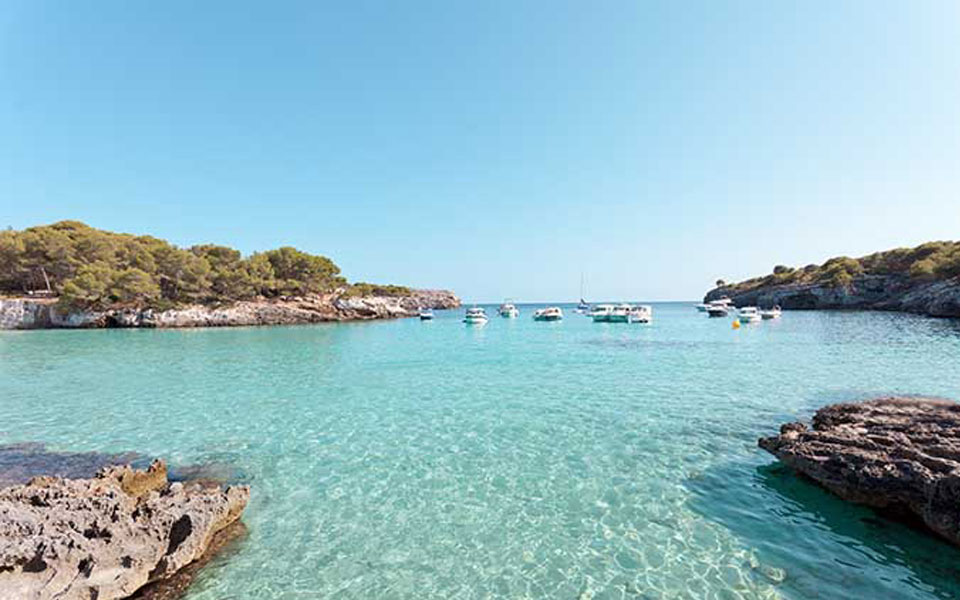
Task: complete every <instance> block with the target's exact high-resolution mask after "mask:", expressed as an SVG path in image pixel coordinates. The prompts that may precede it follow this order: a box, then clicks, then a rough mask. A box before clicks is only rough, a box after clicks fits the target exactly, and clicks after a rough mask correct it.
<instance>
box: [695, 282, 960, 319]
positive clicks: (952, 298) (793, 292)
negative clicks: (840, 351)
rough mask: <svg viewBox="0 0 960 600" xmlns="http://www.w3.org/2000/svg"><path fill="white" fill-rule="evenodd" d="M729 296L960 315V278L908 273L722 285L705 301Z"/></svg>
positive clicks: (753, 301) (795, 305) (742, 301)
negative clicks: (841, 282)
mask: <svg viewBox="0 0 960 600" xmlns="http://www.w3.org/2000/svg"><path fill="white" fill-rule="evenodd" d="M724 296H728V297H729V298H730V299H731V300H733V303H734V304H735V305H736V306H774V305H777V304H779V305H780V306H781V307H783V308H786V309H866V310H891V311H903V312H911V313H917V314H922V315H928V316H931V317H960V280H958V279H956V278H955V279H947V280H943V281H932V282H922V281H917V280H915V279H912V278H910V277H909V276H906V275H859V276H856V277H854V278H853V282H852V283H851V284H850V285H849V286H830V285H828V284H826V283H801V284H782V285H772V284H771V285H759V286H755V287H749V288H746V289H744V288H742V287H740V286H738V285H727V286H721V287H718V288H715V289H712V290H710V291H709V292H707V295H706V296H705V297H704V302H711V301H713V300H719V299H720V298H722V297H724Z"/></svg>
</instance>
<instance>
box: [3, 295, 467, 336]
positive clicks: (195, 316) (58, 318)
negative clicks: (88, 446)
mask: <svg viewBox="0 0 960 600" xmlns="http://www.w3.org/2000/svg"><path fill="white" fill-rule="evenodd" d="M459 306H460V299H459V298H457V296H456V295H454V294H453V292H449V291H446V290H415V291H414V292H413V293H412V294H411V295H408V296H350V295H344V294H339V293H333V294H326V295H311V296H304V297H294V298H278V299H271V300H256V301H243V302H236V303H234V304H231V305H228V306H205V305H192V306H185V307H181V308H174V309H170V310H164V311H157V310H153V309H149V308H146V309H143V308H123V309H111V310H103V311H95V310H87V311H84V310H69V311H64V310H63V309H61V308H60V307H59V306H58V305H57V303H56V301H55V300H53V299H33V298H9V299H2V298H0V329H61V328H62V329H82V328H103V327H123V328H137V327H143V328H177V327H236V326H251V325H296V324H304V323H322V322H330V321H334V322H336V321H362V320H372V319H395V318H403V317H413V316H416V315H417V313H418V311H419V310H420V309H421V308H433V309H448V308H457V307H459Z"/></svg>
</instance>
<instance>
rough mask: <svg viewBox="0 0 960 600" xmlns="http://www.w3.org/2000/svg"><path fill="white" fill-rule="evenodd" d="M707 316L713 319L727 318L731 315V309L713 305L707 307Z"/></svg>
mask: <svg viewBox="0 0 960 600" xmlns="http://www.w3.org/2000/svg"><path fill="white" fill-rule="evenodd" d="M707 314H708V315H709V316H711V317H726V316H728V315H729V314H730V309H728V308H727V307H726V306H724V305H722V304H711V305H709V306H708V307H707Z"/></svg>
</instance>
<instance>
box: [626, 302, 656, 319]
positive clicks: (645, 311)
mask: <svg viewBox="0 0 960 600" xmlns="http://www.w3.org/2000/svg"><path fill="white" fill-rule="evenodd" d="M627 319H628V321H629V322H630V323H649V322H650V321H652V320H653V307H651V306H647V305H646V304H638V305H637V306H631V307H630V312H629V313H628V314H627Z"/></svg>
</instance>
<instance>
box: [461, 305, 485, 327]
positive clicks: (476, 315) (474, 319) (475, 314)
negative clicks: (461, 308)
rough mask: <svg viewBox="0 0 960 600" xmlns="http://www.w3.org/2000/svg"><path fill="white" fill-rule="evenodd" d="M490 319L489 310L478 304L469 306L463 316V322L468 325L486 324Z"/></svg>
mask: <svg viewBox="0 0 960 600" xmlns="http://www.w3.org/2000/svg"><path fill="white" fill-rule="evenodd" d="M488 320H489V319H488V318H487V311H485V310H483V309H482V308H478V307H476V306H474V307H473V308H468V309H467V313H466V314H465V315H464V316H463V322H464V323H466V324H467V325H486V324H487V321H488Z"/></svg>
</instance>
